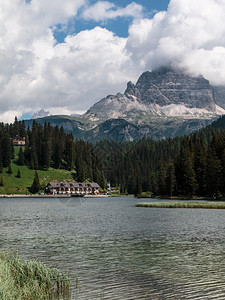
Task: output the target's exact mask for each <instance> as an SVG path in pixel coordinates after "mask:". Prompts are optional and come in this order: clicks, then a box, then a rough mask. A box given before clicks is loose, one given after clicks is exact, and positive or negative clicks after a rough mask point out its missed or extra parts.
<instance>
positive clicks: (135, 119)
mask: <svg viewBox="0 0 225 300" xmlns="http://www.w3.org/2000/svg"><path fill="white" fill-rule="evenodd" d="M216 95H217V100H218V102H220V103H221V93H219V92H218V93H217V94H216ZM222 113H225V110H223V109H222V108H221V107H219V106H218V105H217V104H216V97H215V88H214V87H213V86H211V85H210V84H209V82H208V80H206V79H204V78H203V77H191V76H188V75H186V74H184V73H182V72H181V71H178V70H173V69H171V68H160V69H158V70H156V71H153V72H145V73H143V74H142V75H141V76H140V77H139V79H138V81H137V83H136V85H134V84H132V83H131V82H128V84H127V89H126V91H125V93H124V94H121V93H118V94H117V95H115V96H114V95H109V96H107V97H106V98H103V99H102V100H100V101H99V102H97V103H96V104H94V105H93V106H92V107H91V108H90V109H89V110H88V111H87V112H86V113H85V114H84V116H85V117H86V118H88V119H90V120H94V121H103V120H106V119H108V118H124V119H126V120H128V121H130V122H132V123H139V124H140V123H142V121H144V122H145V120H146V119H149V118H150V117H151V116H162V117H163V116H165V117H166V116H170V117H184V118H195V117H196V118H199V117H200V118H211V117H215V116H216V115H220V114H222Z"/></svg>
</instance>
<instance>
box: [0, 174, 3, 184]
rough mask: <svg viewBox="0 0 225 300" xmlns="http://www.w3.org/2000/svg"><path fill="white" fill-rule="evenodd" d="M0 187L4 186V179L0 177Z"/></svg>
mask: <svg viewBox="0 0 225 300" xmlns="http://www.w3.org/2000/svg"><path fill="white" fill-rule="evenodd" d="M0 186H4V179H3V177H2V176H1V179H0Z"/></svg>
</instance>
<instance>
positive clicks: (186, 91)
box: [134, 67, 215, 112]
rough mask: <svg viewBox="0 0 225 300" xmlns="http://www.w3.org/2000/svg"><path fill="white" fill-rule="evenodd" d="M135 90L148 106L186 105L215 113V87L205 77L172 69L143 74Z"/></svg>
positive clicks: (161, 69)
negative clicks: (191, 75) (154, 104)
mask: <svg viewBox="0 0 225 300" xmlns="http://www.w3.org/2000/svg"><path fill="white" fill-rule="evenodd" d="M134 89H138V91H139V92H140V95H141V97H140V101H142V102H144V103H146V104H147V103H157V104H158V105H160V106H165V105H169V104H184V105H185V106H186V107H189V108H194V107H196V108H205V109H207V110H210V111H212V112H214V111H215V99H214V94H213V87H212V86H211V85H210V84H209V81H208V80H206V79H204V78H203V77H190V76H188V75H185V74H184V73H182V72H181V71H176V70H172V69H170V68H166V67H164V68H160V69H158V70H156V71H153V72H145V73H143V74H142V75H141V76H140V78H139V79H138V81H137V84H136V86H135V87H134Z"/></svg>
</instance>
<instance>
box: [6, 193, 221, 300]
mask: <svg viewBox="0 0 225 300" xmlns="http://www.w3.org/2000/svg"><path fill="white" fill-rule="evenodd" d="M143 201H146V199H143ZM152 201H154V200H152ZM157 201H158V200H157ZM136 202H141V199H138V200H137V199H134V198H133V197H118V198H83V199H79V198H55V199H51V198H39V199H32V198H22V199H18V198H1V199H0V248H1V249H4V250H10V251H13V252H18V253H19V254H20V255H21V257H22V258H24V259H39V260H40V261H42V262H44V263H46V264H47V265H48V266H50V267H57V268H59V269H60V270H61V271H62V272H65V273H68V274H69V276H70V278H71V279H72V285H73V290H72V299H85V300H89V299H110V300H112V299H113V300H115V299H121V300H127V299H129V300H130V299H153V300H157V299H160V300H162V299H166V300H167V299H173V300H174V299H175V300H176V299H177V300H181V299H195V300H196V299H204V300H206V299H223V300H224V299H225V210H208V209H158V208H137V207H135V203H136ZM76 285H78V287H77V288H76Z"/></svg>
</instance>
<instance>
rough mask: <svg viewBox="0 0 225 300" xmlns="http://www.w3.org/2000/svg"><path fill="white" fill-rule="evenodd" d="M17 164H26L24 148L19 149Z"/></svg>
mask: <svg viewBox="0 0 225 300" xmlns="http://www.w3.org/2000/svg"><path fill="white" fill-rule="evenodd" d="M17 164H18V165H19V166H23V165H24V152H23V149H22V148H20V149H19V153H18V160H17Z"/></svg>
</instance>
